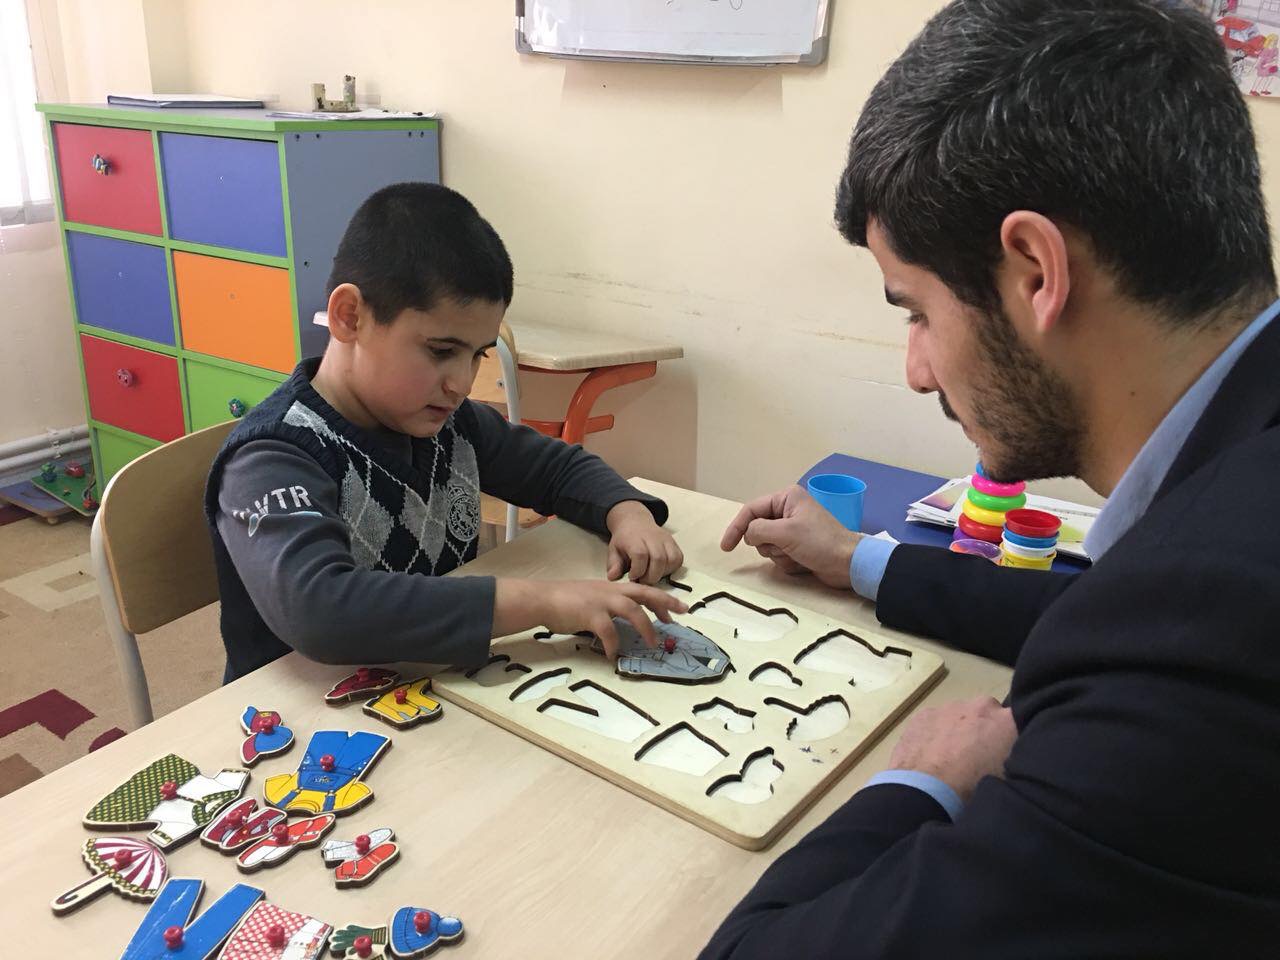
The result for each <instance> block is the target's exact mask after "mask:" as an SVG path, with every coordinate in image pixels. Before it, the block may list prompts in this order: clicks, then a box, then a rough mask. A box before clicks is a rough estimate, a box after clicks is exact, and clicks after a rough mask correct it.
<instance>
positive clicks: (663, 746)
mask: <svg viewBox="0 0 1280 960" xmlns="http://www.w3.org/2000/svg"><path fill="white" fill-rule="evenodd" d="M728 755H729V751H728V750H726V749H724V748H723V747H722V746H720V744H718V743H716V742H715V741H713V740H711V739H710V738H708V737H704V736H703V735H702V734H700V733H698V732H697V731H696V730H694V729H693V728H692V727H691V726H689V724H687V723H678V724H676V725H675V726H674V727H672V728H671V729H670V730H667V731H664V732H663V733H660V734H659V735H658V736H656V737H654V739H652V740H650V741H649V742H648V743H647V744H645V745H644V746H643V747H641V748H640V750H639V752H638V753H637V754H636V759H637V760H639V761H640V762H641V763H651V764H653V765H654V766H657V767H666V768H667V769H668V770H675V771H677V772H679V773H687V774H689V775H690V776H694V777H702V776H706V775H707V774H708V773H710V772H711V771H712V770H713V769H714V768H715V767H716V765H717V764H718V763H720V761H721V760H723V759H724V758H725V757H727V756H728Z"/></svg>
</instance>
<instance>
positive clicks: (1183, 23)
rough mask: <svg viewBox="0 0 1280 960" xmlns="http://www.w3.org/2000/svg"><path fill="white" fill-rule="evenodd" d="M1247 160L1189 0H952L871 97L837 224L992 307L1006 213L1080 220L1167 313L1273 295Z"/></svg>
mask: <svg viewBox="0 0 1280 960" xmlns="http://www.w3.org/2000/svg"><path fill="white" fill-rule="evenodd" d="M1259 179H1260V177H1259V168H1258V155H1257V149H1256V146H1255V143H1254V136H1253V128H1252V126H1251V124H1250V121H1249V111H1248V109H1247V108H1246V106H1245V102H1244V98H1243V97H1242V96H1241V94H1240V91H1239V90H1238V88H1237V87H1236V83H1235V80H1234V79H1233V78H1232V75H1231V70H1230V68H1229V66H1228V62H1227V56H1226V52H1225V51H1224V49H1223V45H1222V41H1221V40H1220V39H1219V38H1218V37H1217V36H1216V35H1215V33H1214V28H1213V25H1212V24H1211V23H1210V22H1209V21H1208V19H1207V18H1206V17H1205V16H1204V15H1203V14H1201V13H1200V12H1199V11H1197V10H1195V9H1192V8H1191V7H1190V6H1189V5H1188V4H1187V2H1186V0H1069V2H1064V0H953V2H952V3H950V4H948V5H947V6H946V7H945V8H943V10H942V11H941V12H940V13H938V14H937V15H936V16H935V17H934V18H933V19H932V20H931V21H930V22H929V23H928V24H927V25H926V26H925V28H924V30H923V31H922V32H921V33H920V35H919V36H917V37H916V38H915V39H914V40H913V41H912V42H911V44H910V46H908V47H907V49H906V51H905V52H904V53H903V54H902V55H901V56H900V57H899V58H898V59H897V61H896V62H895V63H894V64H893V65H892V66H891V67H890V68H889V69H888V71H887V72H886V73H885V75H884V77H883V78H881V80H880V82H879V83H878V84H877V85H876V87H875V89H874V90H873V91H872V93H871V96H870V99H869V100H868V101H867V104H866V107H865V108H864V110H863V112H862V115H861V118H860V119H859V120H858V124H857V128H856V129H855V130H854V133H853V138H852V141H851V143H850V146H849V158H848V164H847V167H846V169H845V171H844V176H843V177H842V179H841V182H840V186H839V190H838V193H837V198H836V221H837V224H838V225H839V227H840V230H841V232H842V233H843V234H844V236H845V237H846V238H847V239H848V240H849V241H850V242H851V243H855V244H858V245H860V246H865V245H866V242H867V221H868V218H874V219H875V221H876V222H877V224H878V225H879V226H880V227H881V228H882V229H883V230H884V232H885V234H886V236H887V238H888V240H889V243H890V244H891V246H892V248H893V249H894V252H895V253H896V254H897V255H898V256H899V257H900V258H901V259H903V260H905V261H907V262H909V263H912V264H916V265H918V266H921V267H924V268H925V269H927V270H929V271H931V272H933V273H935V274H936V275H937V276H938V277H939V278H940V279H941V280H942V281H943V282H944V283H946V284H947V286H948V287H949V288H950V289H951V290H952V291H953V292H954V293H955V294H956V296H957V297H958V298H959V299H960V300H962V301H964V302H966V303H968V304H971V305H973V306H976V307H979V308H981V309H984V310H991V309H993V308H994V307H995V306H997V305H998V304H999V295H998V293H997V291H996V287H995V281H994V269H995V267H996V265H997V263H998V262H999V260H1000V257H1001V243H1000V225H1001V223H1002V222H1003V220H1004V218H1005V217H1006V216H1007V215H1008V214H1009V213H1011V212H1012V211H1014V210H1034V211H1037V212H1039V213H1042V214H1044V215H1045V216H1047V217H1050V218H1051V219H1053V220H1055V221H1057V222H1059V223H1062V224H1064V225H1069V226H1073V227H1075V228H1077V229H1078V230H1080V231H1081V232H1082V233H1083V234H1084V235H1085V236H1086V237H1087V239H1088V241H1089V243H1090V244H1091V245H1092V248H1093V251H1094V254H1095V255H1096V256H1097V258H1098V259H1099V261H1100V262H1101V263H1102V264H1103V265H1104V266H1105V267H1106V268H1107V269H1108V270H1109V271H1110V272H1111V273H1112V275H1113V276H1114V278H1115V279H1116V281H1117V283H1118V285H1119V288H1120V291H1121V292H1122V293H1123V294H1125V295H1126V296H1128V297H1130V298H1131V299H1133V300H1136V301H1138V302H1143V303H1147V304H1151V305H1153V306H1156V307H1157V308H1159V309H1160V310H1161V311H1162V312H1163V314H1164V316H1165V318H1166V319H1167V321H1168V322H1169V323H1179V322H1183V323H1186V322H1195V321H1196V320H1197V319H1201V320H1203V319H1205V318H1212V317H1214V316H1216V315H1218V314H1220V313H1222V312H1223V311H1225V310H1227V309H1229V308H1232V307H1243V306H1249V307H1256V306H1258V305H1259V302H1260V301H1264V300H1269V299H1271V298H1274V296H1275V285H1276V279H1275V271H1274V268H1273V266H1272V259H1271V239H1270V232H1269V230H1268V228H1267V213H1266V206H1265V204H1264V202H1263V199H1262V191H1261V188H1260V184H1259Z"/></svg>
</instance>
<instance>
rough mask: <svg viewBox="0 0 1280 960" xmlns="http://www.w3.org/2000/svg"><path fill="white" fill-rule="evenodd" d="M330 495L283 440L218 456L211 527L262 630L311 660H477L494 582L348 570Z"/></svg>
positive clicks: (488, 627) (316, 469)
mask: <svg viewBox="0 0 1280 960" xmlns="http://www.w3.org/2000/svg"><path fill="white" fill-rule="evenodd" d="M338 498H339V494H338V488H337V485H336V484H335V483H334V481H333V479H332V478H331V477H330V476H329V475H328V474H327V473H325V471H324V470H323V469H322V468H321V466H320V465H319V464H318V463H316V462H315V460H313V459H312V458H311V457H309V456H307V454H306V453H304V452H303V451H301V450H300V449H298V448H297V447H296V446H294V445H292V444H289V443H284V442H282V441H278V440H255V441H252V442H250V443H246V444H245V445H244V446H243V447H241V448H240V449H239V450H237V451H236V452H235V453H234V454H233V455H232V456H231V458H230V459H229V460H228V461H227V464H226V467H225V469H224V471H223V474H222V484H221V487H220V489H219V493H218V515H217V525H218V532H219V534H221V536H222V539H223V542H224V543H225V544H226V548H227V552H228V554H229V555H230V557H231V560H232V562H233V563H234V564H235V567H236V571H237V573H239V575H240V579H241V580H242V581H243V583H244V586H245V589H246V590H247V592H248V594H249V597H250V599H251V600H252V601H253V604H254V606H255V607H256V608H257V610H258V613H259V614H261V616H262V619H263V621H264V622H265V623H266V624H267V626H268V627H269V628H270V629H271V631H272V633H274V634H275V635H276V636H277V637H279V638H280V639H281V640H282V641H283V642H284V643H286V644H288V645H289V646H290V647H292V648H293V649H294V650H297V651H298V652H299V653H301V654H302V655H303V656H306V657H309V658H311V659H312V660H318V661H320V662H321V663H345V664H354V663H389V662H393V661H397V660H411V661H419V662H426V663H450V664H459V665H463V666H470V665H475V664H479V663H482V662H483V661H484V659H485V657H486V656H487V655H488V652H489V641H490V639H491V637H492V632H493V597H494V580H493V578H492V577H427V576H421V575H419V574H411V573H392V572H388V571H383V570H367V569H364V568H362V567H359V566H357V565H356V563H355V560H354V558H353V557H352V554H351V540H350V532H349V530H348V528H347V525H346V523H344V522H343V520H342V518H341V516H339V514H338Z"/></svg>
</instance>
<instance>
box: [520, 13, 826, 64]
mask: <svg viewBox="0 0 1280 960" xmlns="http://www.w3.org/2000/svg"><path fill="white" fill-rule="evenodd" d="M524 5H525V0H516V52H517V53H521V54H529V55H530V56H535V57H553V58H554V59H557V60H595V61H601V62H615V63H616V62H623V63H693V64H703V65H705V66H726V65H727V66H749V67H750V66H756V67H777V66H788V65H796V66H802V67H816V66H818V65H819V64H821V63H823V62H825V61H826V59H827V49H828V48H829V47H830V43H831V40H830V37H831V9H832V7H834V6H835V0H818V20H819V22H820V23H821V24H822V30H821V33H820V34H819V35H818V37H817V38H816V39H815V40H814V41H813V49H812V50H810V51H809V53H807V54H806V55H805V56H803V57H717V56H679V55H676V54H668V53H655V54H643V53H608V52H605V51H592V52H589V53H575V52H573V51H570V50H564V51H556V52H549V51H546V50H535V49H533V46H532V44H530V43H529V39H528V37H526V36H525V33H524Z"/></svg>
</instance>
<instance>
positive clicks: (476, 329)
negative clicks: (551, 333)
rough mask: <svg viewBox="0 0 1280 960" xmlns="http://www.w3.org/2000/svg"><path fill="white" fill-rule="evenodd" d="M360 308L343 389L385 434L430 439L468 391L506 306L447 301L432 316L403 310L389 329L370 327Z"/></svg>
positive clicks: (366, 311)
mask: <svg viewBox="0 0 1280 960" xmlns="http://www.w3.org/2000/svg"><path fill="white" fill-rule="evenodd" d="M360 309H361V312H362V314H363V315H362V317H361V320H362V322H361V323H360V324H359V326H358V328H357V330H356V337H355V343H354V349H353V350H352V351H351V364H350V368H349V370H350V374H349V382H348V384H347V388H348V389H349V390H350V391H351V393H352V394H353V395H354V398H355V399H356V400H357V401H358V402H359V403H360V404H361V405H362V406H363V407H364V409H365V412H367V413H368V415H369V416H370V417H372V418H373V419H374V420H376V421H377V422H378V423H380V424H381V425H382V426H384V427H386V428H387V429H389V430H394V431H396V432H397V433H406V434H408V435H409V436H412V437H433V436H435V435H436V434H437V433H438V432H439V431H440V428H441V427H442V426H444V423H445V421H446V420H448V419H449V417H450V415H451V414H452V413H453V411H454V410H456V409H457V408H458V406H459V405H460V404H461V403H462V401H463V400H465V399H466V398H467V394H469V393H470V392H471V385H472V383H473V382H474V381H475V378H476V371H477V370H478V369H479V366H480V358H481V357H482V356H484V354H485V352H486V351H487V350H488V349H489V348H490V347H492V346H493V345H494V343H495V342H496V341H497V339H498V327H499V325H500V324H501V323H502V317H503V314H505V313H506V309H507V308H506V304H504V303H502V302H497V303H493V302H490V301H485V300H473V301H472V302H471V303H468V304H466V305H463V304H460V303H459V302H458V301H456V300H451V299H445V300H442V301H440V302H439V303H437V304H436V305H435V306H434V307H433V308H432V309H431V310H413V309H407V310H403V311H401V312H400V313H399V315H397V316H396V318H395V320H394V321H392V322H391V323H374V322H373V317H372V313H371V312H370V311H369V308H368V306H367V305H365V304H361V307H360ZM366 319H367V321H368V322H364V321H365V320H366Z"/></svg>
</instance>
